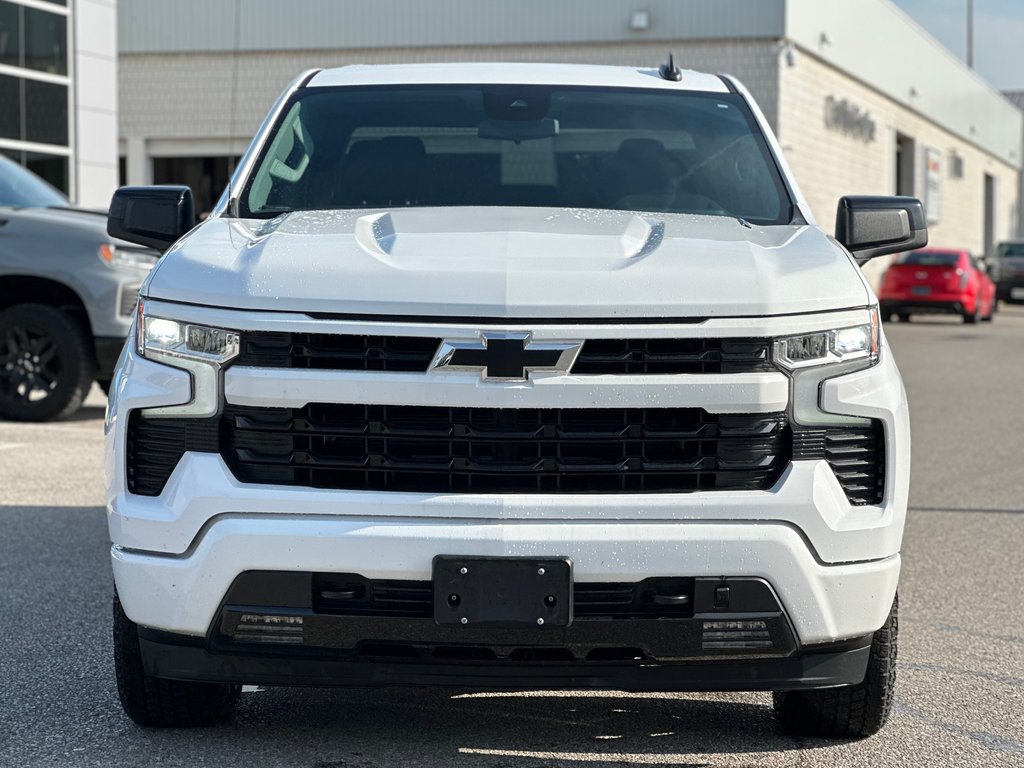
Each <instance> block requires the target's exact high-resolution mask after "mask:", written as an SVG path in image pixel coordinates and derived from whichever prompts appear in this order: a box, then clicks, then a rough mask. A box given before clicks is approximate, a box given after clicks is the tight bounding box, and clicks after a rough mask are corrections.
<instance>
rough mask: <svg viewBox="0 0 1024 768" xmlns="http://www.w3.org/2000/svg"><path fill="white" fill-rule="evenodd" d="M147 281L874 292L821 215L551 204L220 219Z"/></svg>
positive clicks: (533, 296)
mask: <svg viewBox="0 0 1024 768" xmlns="http://www.w3.org/2000/svg"><path fill="white" fill-rule="evenodd" d="M143 291H144V295H147V296H149V297H151V298H158V299H164V300H168V301H178V302H188V303H193V304H204V305H208V306H219V307H228V308H238V309H256V310H278V311H298V312H308V313H338V314H360V315H377V316H380V315H406V316H410V315H412V316H434V317H438V316H444V317H454V316H459V317H474V318H506V317H509V318H512V317H515V318H531V317H535V318H550V319H558V318H573V317H577V318H583V317H590V318H602V319H612V318H644V317H650V318H664V317H675V318H680V317H711V316H727V315H732V316H735V315H773V314H792V313H798V312H816V311H826V310H836V309H848V308H850V307H859V306H864V305H866V304H867V303H868V301H869V294H868V290H867V288H866V283H865V282H864V280H863V278H862V276H861V275H860V272H859V270H858V268H857V267H856V265H855V264H854V262H853V261H852V259H851V258H850V257H849V256H848V255H847V254H846V253H845V252H844V251H843V250H842V249H841V248H840V247H839V246H838V245H836V244H835V242H834V241H832V240H831V239H830V238H828V237H827V236H825V235H824V234H823V233H822V232H821V231H820V230H818V229H817V228H814V227H808V226H773V227H757V226H754V227H751V226H750V225H748V224H746V223H744V222H740V221H738V220H736V219H733V218H728V217H723V216H691V215H681V214H635V213H631V212H627V211H597V210H574V209H546V208H432V209H431V208H418V209H399V210H393V211H390V212H388V211H377V212H368V211H365V210H360V211H317V212H296V213H291V214H286V215H282V216H279V217H277V218H275V219H271V220H240V219H229V218H216V219H211V220H210V221H207V222H206V223H204V224H203V225H202V226H200V227H198V228H197V229H195V230H193V232H192V233H190V234H189V235H188V236H187V237H186V238H184V239H183V240H182V241H180V242H179V243H178V244H177V245H176V246H175V247H174V248H173V249H172V250H171V251H168V253H167V255H166V256H165V258H164V259H162V260H161V262H160V264H159V266H158V267H157V269H156V271H155V272H153V273H152V275H151V277H150V280H149V282H148V285H147V286H144V288H143Z"/></svg>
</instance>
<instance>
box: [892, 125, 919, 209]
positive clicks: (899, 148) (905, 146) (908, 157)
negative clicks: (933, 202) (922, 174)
mask: <svg viewBox="0 0 1024 768" xmlns="http://www.w3.org/2000/svg"><path fill="white" fill-rule="evenodd" d="M916 173H917V145H916V143H915V142H914V140H913V139H912V138H910V137H909V136H904V135H903V134H902V133H897V134H896V194H897V195H907V196H908V197H913V196H914V188H915V187H916V186H917V185H916V184H915V183H914V176H915V174H916Z"/></svg>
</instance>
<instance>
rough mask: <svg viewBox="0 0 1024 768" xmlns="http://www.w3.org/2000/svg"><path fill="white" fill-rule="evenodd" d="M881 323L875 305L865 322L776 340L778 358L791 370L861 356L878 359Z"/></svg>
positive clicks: (870, 359)
mask: <svg viewBox="0 0 1024 768" xmlns="http://www.w3.org/2000/svg"><path fill="white" fill-rule="evenodd" d="M878 327H879V319H878V309H877V308H876V307H872V308H871V311H870V318H869V322H867V323H865V324H864V325H855V326H850V327H847V328H836V329H833V330H828V331H816V332H814V333H808V334H802V335H800V336H789V337H786V338H783V339H778V340H776V342H775V360H776V361H777V362H778V363H779V364H780V365H781V366H782V367H784V368H786V369H788V370H793V369H795V368H805V367H809V366H815V365H827V364H829V363H841V362H846V361H848V360H857V359H861V358H866V359H868V360H869V361H871V363H873V362H874V361H876V360H877V359H878V333H879V331H878Z"/></svg>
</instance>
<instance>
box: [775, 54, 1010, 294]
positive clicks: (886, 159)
mask: <svg viewBox="0 0 1024 768" xmlns="http://www.w3.org/2000/svg"><path fill="white" fill-rule="evenodd" d="M779 83H780V99H779V124H778V132H779V140H780V143H781V144H782V146H783V150H784V152H785V153H786V157H787V160H788V161H789V163H790V166H791V167H792V169H793V173H794V174H795V175H796V177H797V180H798V182H799V183H800V186H801V188H802V190H803V192H804V194H805V196H806V197H807V199H808V202H809V203H810V206H811V209H812V211H813V213H814V216H815V218H817V219H818V221H819V223H820V224H822V225H823V226H825V227H826V228H830V227H831V226H832V222H834V221H835V210H836V204H837V203H838V200H839V197H841V196H842V195H846V194H874V195H891V194H895V193H896V188H895V181H896V169H895V156H896V133H897V132H899V133H902V134H904V135H905V136H908V137H910V138H912V139H913V140H914V141H915V143H916V145H915V149H916V155H917V156H916V162H915V166H916V174H915V180H914V194H915V196H917V197H921V198H924V196H925V192H924V170H923V166H924V150H925V148H926V147H934V148H936V149H938V150H939V151H940V153H941V163H942V169H941V172H940V185H941V216H940V220H939V221H938V223H935V224H930V225H929V243H930V244H931V245H934V246H940V247H951V248H952V247H958V248H966V249H968V250H970V251H972V252H973V253H977V254H981V253H982V252H983V244H984V211H983V205H982V201H983V200H984V176H985V174H986V173H987V174H990V175H992V176H993V177H994V178H995V179H996V201H995V239H996V241H997V242H998V241H999V240H1000V239H1005V238H1007V237H1009V236H1011V234H1012V233H1013V232H1014V231H1015V228H1016V215H1017V210H1016V206H1017V188H1018V183H1019V180H1020V174H1019V172H1018V170H1017V168H1016V167H1015V166H1013V165H1011V164H1009V163H1008V162H1005V161H1003V160H1000V159H998V158H996V157H994V156H993V155H991V154H988V153H987V152H985V151H983V150H981V149H980V148H978V147H977V146H976V145H973V144H971V143H970V142H967V141H965V140H963V139H961V138H959V137H957V136H955V135H953V134H951V133H950V132H948V131H947V130H945V129H943V128H941V127H939V126H938V125H936V124H935V123H933V122H931V121H930V120H928V119H927V118H925V117H924V116H922V115H920V114H918V113H917V112H914V111H913V110H911V109H909V108H907V107H905V106H903V105H901V104H897V103H896V102H894V101H893V100H892V99H890V98H888V97H887V96H884V95H883V94H881V93H879V92H878V91H876V90H874V89H873V88H869V87H868V86H866V85H864V84H862V83H860V82H859V81H857V80H854V79H852V78H850V77H849V76H847V75H845V74H843V73H842V72H840V71H839V70H837V69H836V68H834V67H832V66H830V65H829V64H827V63H825V62H824V61H822V60H820V59H818V58H817V57H815V56H814V55H812V54H810V53H809V52H807V51H804V50H799V49H798V50H797V52H796V56H795V57H794V65H793V66H783V67H782V68H781V69H780V77H779ZM830 96H831V97H833V98H835V99H839V100H841V99H846V100H847V101H848V103H849V104H850V105H851V106H855V107H856V108H857V109H859V110H860V111H861V112H862V113H867V115H868V118H869V119H870V120H871V121H873V122H874V123H875V138H874V139H873V140H872V141H865V140H864V139H863V138H860V137H858V136H856V135H853V134H850V133H846V132H844V131H842V130H840V129H839V128H838V127H835V126H834V127H829V126H828V125H827V124H826V100H827V99H828V98H829V97H830ZM951 150H955V152H956V154H957V155H959V156H960V158H961V160H962V163H963V176H962V178H959V179H956V178H953V177H952V168H951V165H952V164H951V162H950V152H951ZM887 262H888V260H887V259H875V260H873V261H871V262H869V264H868V265H867V266H866V267H865V272H866V273H867V274H868V275H869V278H871V279H873V280H876V281H877V278H878V277H879V275H880V273H881V271H883V270H884V267H885V266H886V264H887Z"/></svg>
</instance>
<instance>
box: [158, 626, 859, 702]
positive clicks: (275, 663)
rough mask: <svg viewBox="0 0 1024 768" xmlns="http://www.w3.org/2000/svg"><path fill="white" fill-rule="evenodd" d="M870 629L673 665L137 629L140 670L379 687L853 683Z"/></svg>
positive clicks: (761, 687) (210, 678) (742, 687)
mask: <svg viewBox="0 0 1024 768" xmlns="http://www.w3.org/2000/svg"><path fill="white" fill-rule="evenodd" d="M870 640H871V638H870V637H865V638H858V639H855V640H853V641H848V642H845V643H837V644H834V645H830V646H821V647H816V648H806V649H804V650H802V651H801V652H799V653H796V654H793V655H791V656H787V657H785V658H778V659H755V660H742V661H737V660H730V661H725V662H723V661H720V660H705V661H701V662H696V661H691V662H680V663H650V662H645V663H635V662H634V663H622V662H610V663H594V662H557V663H551V662H542V663H530V662H526V663H514V664H504V663H500V662H499V663H494V662H481V661H466V660H450V661H447V662H445V661H395V660H380V659H377V660H365V659H358V658H346V657H342V656H338V655H337V654H333V653H323V652H319V653H316V652H315V653H307V654H296V653H294V652H291V653H288V654H280V653H277V654H275V653H271V652H267V651H263V652H259V653H237V652H235V653H231V652H218V651H211V650H210V649H209V648H208V647H207V646H206V644H205V643H204V642H203V641H201V640H199V639H197V638H190V637H187V636H182V635H171V634H167V633H163V632H157V631H153V630H145V629H143V630H140V632H139V645H140V648H141V651H142V659H143V664H144V665H145V669H146V672H147V673H148V674H150V675H153V676H155V677H161V678H169V679H172V680H174V679H177V680H198V681H204V682H230V683H241V684H250V685H316V686H323V685H344V686H359V687H380V686H387V685H413V686H431V687H434V686H445V687H455V688H468V689H474V690H476V689H482V688H515V689H519V690H523V689H540V690H580V689H585V688H595V689H601V690H618V691H651V692H654V691H726V690H733V691H780V690H798V689H801V688H830V687H834V686H840V685H855V684H857V683H859V682H861V681H862V680H863V679H864V674H865V671H866V670H867V664H868V656H869V654H870V650H871V649H870Z"/></svg>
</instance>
